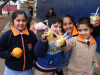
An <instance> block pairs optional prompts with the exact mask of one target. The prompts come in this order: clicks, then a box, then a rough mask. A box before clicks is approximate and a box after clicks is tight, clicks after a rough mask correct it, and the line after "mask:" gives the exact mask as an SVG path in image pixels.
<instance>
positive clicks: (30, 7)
mask: <svg viewBox="0 0 100 75" xmlns="http://www.w3.org/2000/svg"><path fill="white" fill-rule="evenodd" d="M28 9H31V10H32V11H31V12H30V13H31V14H32V15H33V7H32V6H29V7H28Z"/></svg>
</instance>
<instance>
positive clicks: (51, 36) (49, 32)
mask: <svg viewBox="0 0 100 75" xmlns="http://www.w3.org/2000/svg"><path fill="white" fill-rule="evenodd" d="M47 34H48V35H49V36H48V37H47V39H48V40H50V39H53V32H52V31H48V32H47Z"/></svg>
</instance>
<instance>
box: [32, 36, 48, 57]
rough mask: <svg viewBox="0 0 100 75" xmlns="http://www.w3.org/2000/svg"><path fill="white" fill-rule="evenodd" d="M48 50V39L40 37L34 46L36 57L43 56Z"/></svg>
mask: <svg viewBox="0 0 100 75" xmlns="http://www.w3.org/2000/svg"><path fill="white" fill-rule="evenodd" d="M47 50H48V41H45V42H43V41H42V39H41V38H40V39H39V41H38V42H37V43H36V45H35V47H34V50H33V51H34V54H35V56H36V57H42V56H44V55H45V54H46V52H47Z"/></svg>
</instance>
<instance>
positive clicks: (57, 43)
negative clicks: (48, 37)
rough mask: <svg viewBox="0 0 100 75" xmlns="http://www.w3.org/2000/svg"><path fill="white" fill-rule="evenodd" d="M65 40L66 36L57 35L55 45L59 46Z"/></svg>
mask: <svg viewBox="0 0 100 75" xmlns="http://www.w3.org/2000/svg"><path fill="white" fill-rule="evenodd" d="M65 40H66V37H63V36H58V37H57V40H56V46H57V47H61V46H62V44H63V43H64V41H65Z"/></svg>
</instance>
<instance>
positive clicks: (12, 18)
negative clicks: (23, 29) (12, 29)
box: [11, 10, 27, 21]
mask: <svg viewBox="0 0 100 75" xmlns="http://www.w3.org/2000/svg"><path fill="white" fill-rule="evenodd" d="M19 14H24V16H25V18H26V19H27V16H26V14H25V12H24V11H22V10H16V11H15V12H14V13H13V14H12V16H11V20H12V21H14V19H15V18H16V17H17V16H18V15H19Z"/></svg>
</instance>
